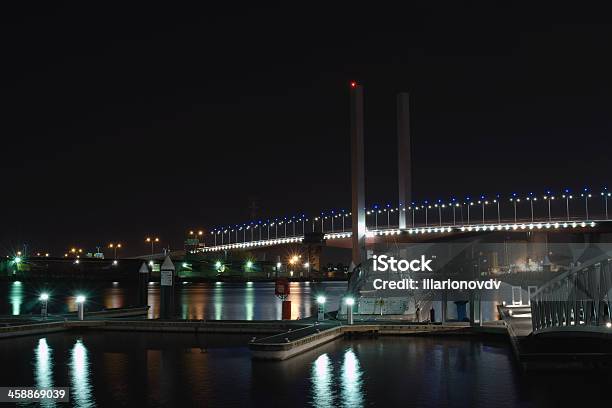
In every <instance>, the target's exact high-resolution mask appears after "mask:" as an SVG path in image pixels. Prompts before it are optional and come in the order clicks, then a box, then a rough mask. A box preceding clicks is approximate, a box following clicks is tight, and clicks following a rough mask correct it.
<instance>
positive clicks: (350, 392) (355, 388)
mask: <svg viewBox="0 0 612 408" xmlns="http://www.w3.org/2000/svg"><path fill="white" fill-rule="evenodd" d="M362 375H363V373H362V372H361V367H360V365H359V360H358V359H357V356H356V355H355V353H354V352H353V350H352V349H348V350H347V351H346V352H345V353H344V361H343V363H342V389H341V392H340V396H341V399H342V406H344V407H360V406H362V405H363V389H362V385H363V384H362V381H361V376H362Z"/></svg>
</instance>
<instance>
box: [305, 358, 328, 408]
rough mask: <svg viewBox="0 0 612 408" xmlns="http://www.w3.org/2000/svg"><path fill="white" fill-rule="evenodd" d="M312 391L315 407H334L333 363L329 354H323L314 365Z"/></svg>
mask: <svg viewBox="0 0 612 408" xmlns="http://www.w3.org/2000/svg"><path fill="white" fill-rule="evenodd" d="M311 381H312V392H313V396H312V399H313V405H314V406H315V407H333V406H334V393H333V389H332V364H331V360H330V359H329V357H328V356H327V354H322V355H321V356H319V358H317V359H316V360H315V361H314V363H313V365H312V376H311Z"/></svg>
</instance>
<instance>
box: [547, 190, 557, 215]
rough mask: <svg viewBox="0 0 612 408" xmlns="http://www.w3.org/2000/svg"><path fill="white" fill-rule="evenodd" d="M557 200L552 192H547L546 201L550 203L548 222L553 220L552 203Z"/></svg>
mask: <svg viewBox="0 0 612 408" xmlns="http://www.w3.org/2000/svg"><path fill="white" fill-rule="evenodd" d="M554 199H555V196H554V195H552V193H551V192H550V190H548V191H546V195H545V196H544V200H545V201H547V202H548V221H551V220H552V212H551V210H550V206H551V201H552V200H554Z"/></svg>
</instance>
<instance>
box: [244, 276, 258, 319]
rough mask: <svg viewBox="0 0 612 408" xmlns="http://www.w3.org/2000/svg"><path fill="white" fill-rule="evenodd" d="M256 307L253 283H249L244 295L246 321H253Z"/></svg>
mask: <svg viewBox="0 0 612 408" xmlns="http://www.w3.org/2000/svg"><path fill="white" fill-rule="evenodd" d="M254 305H255V296H254V292H253V282H247V286H246V291H245V293H244V311H245V319H246V320H253V306H254Z"/></svg>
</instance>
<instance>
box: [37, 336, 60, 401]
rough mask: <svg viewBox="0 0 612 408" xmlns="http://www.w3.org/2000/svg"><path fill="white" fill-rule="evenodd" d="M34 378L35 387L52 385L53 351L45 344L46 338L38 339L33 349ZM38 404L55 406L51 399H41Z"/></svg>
mask: <svg viewBox="0 0 612 408" xmlns="http://www.w3.org/2000/svg"><path fill="white" fill-rule="evenodd" d="M34 379H35V381H36V386H37V387H40V388H43V387H53V351H52V350H51V348H50V347H49V345H48V344H47V339H46V338H42V339H39V340H38V346H36V349H35V350H34ZM40 405H41V406H42V407H54V406H56V404H55V402H53V401H51V400H42V401H41V402H40Z"/></svg>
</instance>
